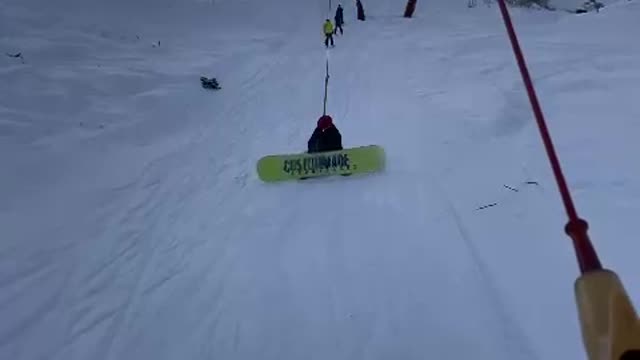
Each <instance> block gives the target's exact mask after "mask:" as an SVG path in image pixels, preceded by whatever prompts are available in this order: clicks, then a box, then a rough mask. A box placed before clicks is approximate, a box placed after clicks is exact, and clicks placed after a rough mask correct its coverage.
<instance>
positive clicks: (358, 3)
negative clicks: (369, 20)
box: [356, 0, 365, 21]
mask: <svg viewBox="0 0 640 360" xmlns="http://www.w3.org/2000/svg"><path fill="white" fill-rule="evenodd" d="M356 7H357V10H358V20H362V21H364V19H365V16H364V7H363V6H362V2H361V1H360V0H356Z"/></svg>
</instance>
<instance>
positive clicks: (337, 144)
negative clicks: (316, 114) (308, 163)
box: [307, 115, 342, 153]
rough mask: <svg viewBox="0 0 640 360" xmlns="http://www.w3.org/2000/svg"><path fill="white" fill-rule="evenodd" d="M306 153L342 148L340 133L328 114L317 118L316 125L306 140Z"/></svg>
mask: <svg viewBox="0 0 640 360" xmlns="http://www.w3.org/2000/svg"><path fill="white" fill-rule="evenodd" d="M307 149H308V151H307V152H308V153H318V152H325V151H334V150H342V135H341V134H340V131H338V128H337V127H336V126H335V125H334V124H333V119H331V116H329V115H323V116H322V117H320V119H319V120H318V126H316V128H315V130H313V134H312V135H311V138H309V141H308V142H307Z"/></svg>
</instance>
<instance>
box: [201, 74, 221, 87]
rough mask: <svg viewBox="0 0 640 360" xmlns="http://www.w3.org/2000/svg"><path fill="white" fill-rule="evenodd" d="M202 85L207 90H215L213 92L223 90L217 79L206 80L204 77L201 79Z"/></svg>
mask: <svg viewBox="0 0 640 360" xmlns="http://www.w3.org/2000/svg"><path fill="white" fill-rule="evenodd" d="M200 83H201V84H202V87H203V88H205V89H213V90H220V89H222V88H221V87H220V84H218V80H216V78H211V79H209V78H206V77H204V76H201V77H200Z"/></svg>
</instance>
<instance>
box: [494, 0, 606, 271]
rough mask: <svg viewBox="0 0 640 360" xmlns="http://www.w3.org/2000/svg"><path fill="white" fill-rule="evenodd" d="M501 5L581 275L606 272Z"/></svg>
mask: <svg viewBox="0 0 640 360" xmlns="http://www.w3.org/2000/svg"><path fill="white" fill-rule="evenodd" d="M498 4H499V5H500V12H501V13H502V19H503V20H504V24H505V26H506V28H507V33H508V34H509V40H510V41H511V46H512V48H513V53H514V55H515V57H516V61H517V62H518V67H519V68H520V73H521V75H522V80H523V81H524V85H525V87H526V89H527V94H528V96H529V101H530V102H531V107H532V109H533V114H534V116H535V119H536V122H537V124H538V129H539V130H540V136H541V137H542V142H543V143H544V148H545V150H546V152H547V156H548V158H549V162H550V163H551V168H552V170H553V175H554V177H555V179H556V182H557V185H558V190H559V191H560V196H561V197H562V202H563V204H564V207H565V210H566V212H567V216H568V217H569V222H568V223H567V225H566V226H565V232H566V233H567V234H568V235H569V236H570V237H571V239H572V240H573V246H574V248H575V252H576V257H577V259H578V264H579V266H580V271H581V272H582V273H586V272H589V271H593V270H600V269H602V265H601V264H600V259H598V255H597V253H596V251H595V249H594V248H593V245H592V244H591V240H590V239H589V235H588V234H587V229H588V224H587V222H586V221H584V220H583V219H581V218H580V217H579V216H578V212H577V210H576V208H575V206H574V204H573V199H572V198H571V192H570V191H569V187H568V186H567V182H566V180H565V177H564V174H563V172H562V167H561V166H560V160H558V156H557V155H556V151H555V148H554V145H553V141H552V140H551V135H550V133H549V129H548V127H547V123H546V121H545V118H544V114H543V113H542V109H541V107H540V103H539V102H538V97H537V95H536V90H535V87H534V86H533V82H532V81H531V76H530V75H529V70H528V68H527V63H526V61H525V58H524V55H523V53H522V49H521V48H520V44H519V42H518V36H517V35H516V32H515V30H514V28H513V23H512V22H511V16H510V15H509V11H508V10H507V6H506V4H505V2H504V0H499V1H498Z"/></svg>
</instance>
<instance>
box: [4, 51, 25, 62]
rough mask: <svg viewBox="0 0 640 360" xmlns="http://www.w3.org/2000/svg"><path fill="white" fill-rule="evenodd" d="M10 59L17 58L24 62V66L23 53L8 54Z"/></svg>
mask: <svg viewBox="0 0 640 360" xmlns="http://www.w3.org/2000/svg"><path fill="white" fill-rule="evenodd" d="M7 56H8V57H12V58H16V59H20V61H22V63H23V64H24V58H23V57H22V53H21V52H19V53H17V54H9V53H7Z"/></svg>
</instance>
